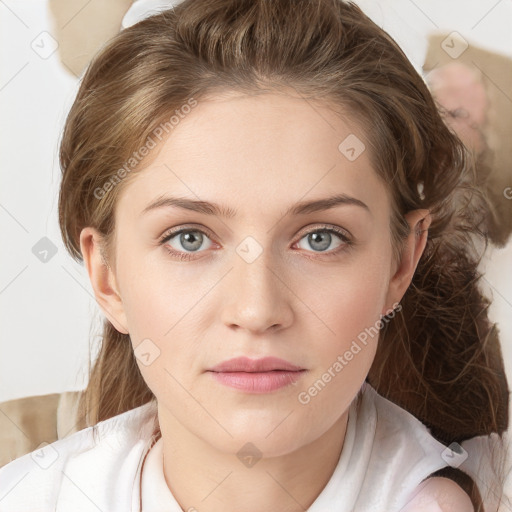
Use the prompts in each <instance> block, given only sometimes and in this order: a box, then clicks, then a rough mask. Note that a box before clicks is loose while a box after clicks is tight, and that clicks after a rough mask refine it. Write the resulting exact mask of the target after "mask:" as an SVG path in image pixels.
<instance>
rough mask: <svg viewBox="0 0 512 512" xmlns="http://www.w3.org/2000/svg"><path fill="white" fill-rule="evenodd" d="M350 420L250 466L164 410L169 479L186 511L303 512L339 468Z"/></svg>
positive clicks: (345, 417)
mask: <svg viewBox="0 0 512 512" xmlns="http://www.w3.org/2000/svg"><path fill="white" fill-rule="evenodd" d="M347 420H348V410H347V411H345V413H344V414H343V415H342V416H341V417H340V418H339V419H338V420H337V421H336V422H335V423H334V424H333V425H332V426H331V428H330V429H329V430H327V431H326V432H325V433H324V434H323V435H321V436H320V437H319V438H317V439H315V440H314V441H313V442H311V443H309V444H307V445H305V446H301V447H300V448H299V449H297V450H295V451H292V452H290V453H286V454H284V455H280V456H276V457H267V458H266V457H265V456H264V455H262V458H261V459H259V460H258V461H257V462H256V463H254V464H251V462H250V459H249V460H248V464H247V465H245V464H243V463H242V462H241V460H240V459H239V458H238V457H237V454H236V451H237V450H235V451H234V452H233V453H226V452H225V451H220V450H218V449H216V448H215V447H213V446H212V445H211V444H209V443H206V442H205V441H204V440H203V439H201V438H199V437H197V436H195V435H194V434H193V433H191V432H190V431H189V430H187V429H185V428H184V427H183V425H182V424H181V423H179V422H178V421H177V420H176V418H175V417H174V416H173V415H172V414H171V413H170V412H169V411H168V410H165V409H162V410H160V408H159V421H160V428H161V430H162V442H163V458H164V476H165V480H166V482H167V485H168V487H169V489H170V491H171V492H172V494H173V496H174V498H175V499H176V501H177V502H178V503H179V505H180V506H181V508H182V509H183V510H184V511H196V510H200V511H201V512H225V511H226V504H229V510H236V511H237V512H255V511H257V512H274V511H275V510H280V511H282V512H299V511H300V512H303V511H305V510H307V508H309V507H310V506H311V504H312V503H313V502H314V501H315V499H316V498H317V497H318V495H319V494H320V493H321V492H322V490H323V488H324V487H325V486H326V484H327V482H328V481H329V479H330V478H331V476H332V474H333V472H334V469H335V468H336V465H337V463H338V460H339V457H340V454H341V451H342V449H343V444H344V440H345V432H346V428H347Z"/></svg>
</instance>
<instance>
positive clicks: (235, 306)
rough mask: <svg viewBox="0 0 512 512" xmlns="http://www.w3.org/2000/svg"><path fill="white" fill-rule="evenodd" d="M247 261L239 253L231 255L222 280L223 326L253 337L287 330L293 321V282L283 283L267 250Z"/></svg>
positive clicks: (280, 269) (279, 271)
mask: <svg viewBox="0 0 512 512" xmlns="http://www.w3.org/2000/svg"><path fill="white" fill-rule="evenodd" d="M252 250H254V248H252ZM259 250H261V249H259ZM253 256H254V255H253ZM251 259H252V258H246V256H245V254H244V252H243V250H242V251H240V252H234V254H233V268H232V270H231V271H230V272H229V274H228V275H227V276H226V279H224V280H223V286H224V287H225V288H224V289H223V295H222V296H223V297H224V298H225V300H223V301H222V305H221V307H222V321H223V323H224V324H225V325H227V326H228V327H229V328H231V329H244V330H246V331H249V332H251V333H253V334H262V333H265V332H267V331H268V330H272V331H275V330H278V329H282V328H285V327H288V326H289V325H290V324H291V323H292V321H293V309H292V303H291V300H292V298H293V297H294V294H293V292H292V289H293V283H289V282H287V277H286V275H285V274H286V273H285V272H283V271H282V268H280V267H279V268H278V267H277V266H276V262H275V260H274V261H272V257H271V254H270V251H269V250H267V249H265V250H263V252H261V254H259V255H258V256H257V257H256V258H255V259H254V260H252V261H251Z"/></svg>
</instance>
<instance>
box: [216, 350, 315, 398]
mask: <svg viewBox="0 0 512 512" xmlns="http://www.w3.org/2000/svg"><path fill="white" fill-rule="evenodd" d="M306 371H307V370H306V369H305V368H301V367H300V366H297V365H294V364H292V363H290V362H288V361H285V360H284V359H279V358H276V357H264V358H262V359H249V358H247V357H237V358H235V359H230V360H228V361H224V362H222V363H220V364H218V365H216V366H214V367H213V368H211V369H209V370H208V372H210V373H211V375H212V377H213V378H214V379H215V380H216V381H217V382H219V383H221V384H223V385H225V386H228V387H231V388H235V389H238V390H241V391H244V392H247V393H269V392H272V391H276V390H278V389H281V388H283V387H286V386H289V385H291V384H295V383H296V382H297V381H298V380H299V379H300V378H301V377H302V375H303V374H304V373H305V372H306Z"/></svg>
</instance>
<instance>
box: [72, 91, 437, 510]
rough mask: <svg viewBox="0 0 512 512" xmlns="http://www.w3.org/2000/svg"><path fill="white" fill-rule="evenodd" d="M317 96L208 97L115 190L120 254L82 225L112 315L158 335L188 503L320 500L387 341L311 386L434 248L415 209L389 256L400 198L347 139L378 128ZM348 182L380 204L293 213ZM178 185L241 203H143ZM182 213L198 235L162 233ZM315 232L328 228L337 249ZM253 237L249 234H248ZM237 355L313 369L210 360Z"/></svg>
mask: <svg viewBox="0 0 512 512" xmlns="http://www.w3.org/2000/svg"><path fill="white" fill-rule="evenodd" d="M312 105H313V104H312V102H311V101H304V100H303V99H302V98H300V97H297V96H296V95H294V94H293V93H292V92H290V94H282V93H275V94H274V93H266V94H264V95H259V96H252V95H250V96H249V95H243V94H238V93H236V94H235V93H227V94H223V95H222V96H217V97H214V98H210V99H209V100H208V101H206V100H203V101H201V102H199V104H198V105H197V106H196V107H195V108H194V109H193V110H192V112H190V113H189V114H188V115H187V116H186V117H185V118H184V119H182V120H181V121H180V123H179V125H178V126H176V127H175V128H174V130H173V131H172V136H170V137H168V138H167V139H166V140H164V141H163V142H162V143H161V145H160V147H159V149H158V153H156V157H155V158H152V159H151V161H150V163H149V164H148V165H146V166H144V165H143V166H142V168H141V169H140V170H138V172H137V175H136V176H133V177H131V179H130V182H129V183H128V184H126V187H125V188H124V189H123V191H122V193H121V194H120V198H119V200H118V202H117V206H116V211H115V216H116V217H115V218H116V240H115V256H114V257H113V258H111V261H110V262H109V266H108V267H107V266H105V264H104V262H103V261H102V258H101V255H100V249H99V248H100V242H101V238H100V237H99V234H98V232H97V231H96V230H94V229H93V228H90V227H87V228H85V229H84V230H83V231H82V233H81V237H80V244H81V249H82V253H83V255H84V261H85V264H86V266H87V270H88V272H89V275H90V278H91V283H92V286H93V288H94V291H95V295H96V298H97V301H98V303H99V305H100V306H101V307H102V309H103V311H104V312H105V314H106V316H107V317H108V319H109V320H110V321H111V322H112V324H113V325H114V326H115V327H116V329H118V330H119V331H120V332H122V333H127V334H128V333H129V334H130V339H131V342H132V345H133V348H134V349H136V348H137V346H138V345H139V344H140V343H141V342H142V341H143V340H147V339H149V340H151V341H150V342H149V343H150V344H151V345H150V346H151V347H153V349H152V350H159V351H160V352H159V356H158V357H156V358H155V359H154V361H152V362H151V364H148V365H145V364H142V363H141V362H140V361H139V360H138V364H139V368H140V371H141V373H142V376H143V377H144V379H145V381H146V382H147V384H148V386H149V387H150V389H151V390H152V391H153V393H154V394H155V396H156V398H157V401H158V415H159V421H160V427H161V431H162V438H163V450H164V474H165V479H166V481H167V484H168V486H169V488H170V490H171V491H172V493H173V495H174V496H175V498H176V500H177V501H178V503H179V504H180V506H181V507H182V509H183V510H189V509H191V508H192V507H195V508H196V509H198V510H201V512H217V511H225V510H226V503H229V509H230V510H237V512H254V511H260V512H271V511H275V510H281V511H288V512H292V511H293V512H295V511H299V510H304V509H306V508H307V507H308V506H310V505H311V503H312V502H313V501H314V500H315V498H316V497H317V496H318V495H319V494H320V492H321V491H322V489H323V488H324V487H325V485H326V483H327V482H328V480H329V478H330V477H331V475H332V472H333V471H334V468H335V467H336V464H337V461H338V459H339V456H340V453H341V450H342V447H343V442H344V437H345V431H346V426H347V419H348V415H347V413H348V407H349V405H350V403H351V402H352V400H353V399H354V397H355V396H356V394H357V392H358V390H359V389H360V387H361V385H362V384H363V382H364V380H365V377H366V375H367V373H368V371H369V369H370V366H371V364H372V361H373V359H374V356H375V351H376V347H377V339H376V338H373V339H371V338H370V340H369V342H368V344H367V345H366V346H364V348H363V350H361V351H360V352H359V353H358V354H357V355H356V356H355V357H354V358H353V359H352V360H351V361H350V362H349V364H347V365H346V366H345V367H344V368H343V370H342V371H341V372H339V374H337V376H336V377H335V378H333V379H332V380H331V381H330V382H329V384H328V385H327V386H325V388H324V389H323V390H322V391H321V392H320V393H318V395H316V396H314V397H313V398H312V399H311V400H310V401H309V402H308V403H307V404H302V403H300V402H299V400H298V395H299V393H300V392H304V391H305V390H306V391H307V390H308V388H309V387H310V386H311V385H312V384H313V383H314V382H315V381H317V380H318V379H319V378H320V377H321V376H322V374H324V373H325V372H326V370H327V369H328V368H329V367H332V365H333V363H334V362H335V361H336V360H337V357H338V356H339V355H340V354H344V353H345V352H346V351H347V350H348V349H349V347H350V346H351V343H352V341H353V340H355V339H356V338H357V336H358V334H359V333H361V332H362V331H363V330H364V329H365V328H369V327H371V326H374V325H375V323H376V322H377V321H378V320H379V319H380V315H381V314H386V313H389V312H390V310H391V308H392V307H393V304H396V303H397V302H398V301H399V300H400V299H401V298H402V296H403V295H404V293H405V291H406V290H407V287H408V286H409V284H410V282H411V279H412V276H413V274H414V271H415V268H416V265H417V263H418V260H419V258H420V256H421V254H422V252H423V250H424V247H425V243H426V238H427V230H428V226H429V225H430V221H431V219H430V215H429V212H428V210H415V211H413V212H409V213H408V215H407V217H406V218H407V221H408V223H409V224H410V226H411V228H412V232H411V235H410V236H409V238H408V239H407V242H406V247H405V250H404V253H403V257H402V259H401V261H400V262H396V261H393V258H392V247H391V239H390V230H389V218H390V214H391V210H390V208H391V207H390V199H389V196H388V193H387V192H386V189H385V187H384V184H383V183H382V182H381V181H380V180H379V179H378V177H377V175H376V174H375V172H374V171H373V170H372V167H371V165H370V160H369V155H368V150H366V151H363V152H362V153H361V154H360V155H359V156H358V157H357V158H356V159H355V160H353V161H350V160H349V159H348V158H346V156H345V155H343V154H342V153H341V152H340V151H339V150H338V146H339V144H340V143H341V142H342V141H343V140H344V139H345V138H346V137H347V136H348V135H350V134H355V135H356V136H357V137H358V138H359V139H360V140H361V141H365V138H364V133H362V132H361V129H360V128H359V127H358V126H357V124H356V123H355V122H354V121H352V120H348V119H346V118H345V119H342V118H341V117H340V116H338V115H336V114H334V113H333V111H332V109H329V108H328V107H327V106H326V105H322V104H315V105H314V108H312ZM365 144H366V146H367V147H369V145H368V144H367V143H366V142H365ZM335 193H336V194H346V195H348V196H351V197H353V198H356V199H358V200H359V201H362V202H363V203H365V204H366V205H367V207H368V208H365V207H361V206H357V205H354V204H344V205H341V206H336V207H334V208H331V209H327V210H322V211H317V212H309V213H301V214H292V213H289V214H287V215H284V213H285V211H286V210H287V209H288V208H289V207H290V206H292V205H295V204H296V203H297V202H301V201H310V200H315V199H320V198H326V197H329V196H332V195H333V194H335ZM171 194H172V195H173V196H180V197H186V198H187V199H191V200H201V201H209V202H214V203H217V204H222V205H226V207H229V208H230V209H232V210H233V211H234V212H233V213H234V215H233V216H232V217H221V216H218V215H208V214H206V213H204V212H195V211H190V210H186V209H180V208H178V207H176V206H173V207H165V208H158V209H152V210H150V211H149V212H147V213H143V210H144V209H145V208H146V207H147V206H148V205H149V204H150V203H151V202H153V201H155V200H156V199H158V198H160V197H161V196H162V195H171ZM422 219H423V224H421V226H420V222H421V220H422ZM326 225H327V227H337V228H341V229H343V230H346V231H348V233H350V237H351V240H352V242H353V245H351V246H350V245H347V243H346V242H345V241H344V239H342V238H340V236H339V235H336V234H335V233H331V234H330V236H331V237H330V238H329V233H327V232H325V226H326ZM182 227H186V228H188V229H192V230H195V231H193V233H192V235H193V237H192V238H191V241H189V242H188V243H187V239H186V238H185V237H184V236H182V237H181V238H180V235H175V236H174V238H172V239H169V240H167V241H166V242H165V244H163V245H160V244H159V243H158V240H159V239H161V238H162V237H164V236H165V235H166V234H167V233H168V231H169V229H170V228H178V229H181V228H182ZM418 227H420V229H421V230H422V232H421V234H420V235H416V234H415V231H416V229H417V228H418ZM197 230H200V231H203V232H204V234H203V235H201V233H200V232H198V231H197ZM308 233H317V237H318V235H322V238H321V239H322V240H326V239H327V243H326V247H327V248H326V249H325V250H323V251H322V249H319V242H318V241H317V242H316V243H315V241H314V239H311V237H309V238H308V236H306V235H307V234H308ZM201 236H202V238H201ZM249 236H250V237H252V239H254V240H253V241H251V242H250V244H246V243H242V242H243V241H244V240H245V239H246V237H249ZM329 240H330V242H329ZM241 243H242V244H241ZM191 244H192V245H191ZM251 244H252V245H251ZM166 247H167V249H166ZM191 247H192V248H191ZM237 248H238V250H237ZM248 248H249V254H250V255H253V256H256V257H255V258H254V260H253V261H252V260H251V262H250V263H249V262H248V260H247V259H246V258H244V257H242V256H243V255H244V254H245V253H244V252H243V250H247V249H248ZM240 249H242V251H241V250H240ZM340 249H341V250H340ZM168 250H170V251H174V254H170V253H169V252H168ZM258 250H261V254H259V252H257V251H258ZM337 250H338V252H337V253H336V251H337ZM176 253H181V254H185V255H188V256H189V257H190V258H191V259H190V260H188V261H187V260H180V259H179V258H178V257H177V256H176ZM329 253H330V254H331V256H328V254H329ZM146 343H148V341H146ZM238 356H247V357H250V358H252V359H257V358H260V357H264V356H275V357H279V358H282V359H285V360H287V361H289V362H291V363H293V364H295V365H297V366H300V367H301V368H303V369H304V370H305V371H303V372H302V373H301V376H300V378H299V380H298V381H297V382H296V383H295V384H290V385H288V386H285V387H283V388H280V389H277V390H274V391H271V392H269V393H264V394H251V393H247V392H245V391H241V390H239V389H234V388H230V387H227V386H225V385H223V384H221V383H219V382H217V381H216V380H214V379H213V378H212V374H211V372H208V371H207V370H208V368H211V367H212V366H213V365H216V364H218V363H220V362H222V361H225V360H227V359H231V358H233V357H238ZM246 443H252V445H254V446H255V447H256V449H257V450H258V452H259V453H261V456H262V458H261V459H260V460H259V461H258V462H257V463H256V464H254V465H252V466H250V467H247V466H246V465H244V464H242V463H241V460H240V459H239V458H238V457H237V452H238V451H239V450H240V449H241V448H242V447H243V446H244V445H246Z"/></svg>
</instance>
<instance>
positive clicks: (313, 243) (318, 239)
mask: <svg viewBox="0 0 512 512" xmlns="http://www.w3.org/2000/svg"><path fill="white" fill-rule="evenodd" d="M333 235H335V237H337V238H338V239H339V240H341V242H340V243H339V244H338V245H337V246H336V247H334V248H333V249H334V250H335V249H337V248H338V247H340V246H341V245H343V244H348V243H349V239H348V237H347V236H346V235H344V234H343V233H342V232H341V231H338V230H337V229H333V228H323V229H316V230H314V231H310V232H309V233H306V234H305V235H304V236H303V237H302V238H301V239H300V240H299V242H298V243H299V244H300V242H301V241H302V240H306V241H307V243H308V244H309V245H310V247H313V248H314V249H315V251H314V252H326V251H327V249H328V248H329V246H330V245H331V243H332V241H333ZM330 252H333V251H330Z"/></svg>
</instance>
